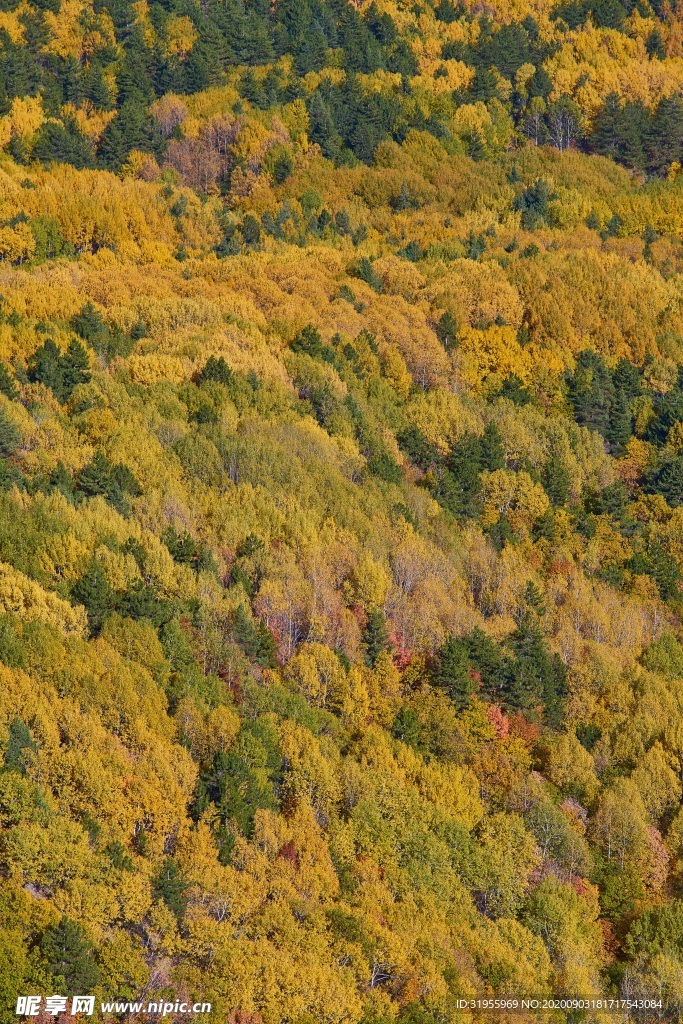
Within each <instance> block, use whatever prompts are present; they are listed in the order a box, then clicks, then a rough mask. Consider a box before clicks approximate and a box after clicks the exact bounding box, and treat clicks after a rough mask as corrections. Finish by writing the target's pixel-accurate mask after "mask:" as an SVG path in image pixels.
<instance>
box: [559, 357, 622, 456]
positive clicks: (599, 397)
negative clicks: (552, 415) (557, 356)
mask: <svg viewBox="0 0 683 1024" xmlns="http://www.w3.org/2000/svg"><path fill="white" fill-rule="evenodd" d="M567 383H568V386H569V398H570V400H571V402H572V405H573V406H574V418H575V420H576V422H577V423H578V424H579V425H580V426H582V427H588V429H589V430H597V431H598V432H599V433H601V434H602V436H603V437H606V436H607V432H608V430H609V422H610V412H611V409H612V403H613V401H614V387H613V384H612V379H611V376H610V373H609V370H608V369H607V367H606V365H605V360H604V359H603V358H602V356H601V355H600V354H599V353H597V352H594V351H593V350H592V349H586V350H584V351H583V352H580V353H579V356H578V358H577V365H576V370H575V371H574V373H573V374H569V375H568V376H567Z"/></svg>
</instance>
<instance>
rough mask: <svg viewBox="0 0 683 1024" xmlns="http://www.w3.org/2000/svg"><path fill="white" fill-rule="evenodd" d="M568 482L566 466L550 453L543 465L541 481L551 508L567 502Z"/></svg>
mask: <svg viewBox="0 0 683 1024" xmlns="http://www.w3.org/2000/svg"><path fill="white" fill-rule="evenodd" d="M570 482H571V481H570V477H569V471H568V469H567V467H566V466H565V465H564V463H563V462H562V460H561V459H560V458H558V456H557V455H551V456H550V458H549V459H548V461H547V462H546V464H545V466H544V467H543V473H542V475H541V483H542V484H543V486H544V488H545V491H546V494H547V495H548V497H549V498H550V504H551V505H552V506H553V508H560V507H561V506H562V505H566V504H567V500H568V498H569V485H570Z"/></svg>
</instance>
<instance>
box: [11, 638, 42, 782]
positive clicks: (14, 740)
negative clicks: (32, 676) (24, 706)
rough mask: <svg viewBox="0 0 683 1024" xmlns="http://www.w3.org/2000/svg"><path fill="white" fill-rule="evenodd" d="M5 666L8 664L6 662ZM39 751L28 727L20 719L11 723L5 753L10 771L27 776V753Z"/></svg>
mask: <svg viewBox="0 0 683 1024" xmlns="http://www.w3.org/2000/svg"><path fill="white" fill-rule="evenodd" d="M3 661H4V658H3ZM5 664H7V662H6V661H5ZM14 667H22V666H19V665H18V666H14ZM37 750H38V745H37V743H36V742H35V740H34V739H33V737H32V736H31V732H30V730H29V728H28V726H27V725H25V724H24V722H22V720H21V719H20V718H15V719H14V720H13V721H12V722H10V726H9V738H8V741H7V750H6V751H5V766H6V767H7V768H8V769H9V770H10V771H18V772H21V774H22V775H25V774H26V767H27V755H26V751H30V752H32V753H36V751H37Z"/></svg>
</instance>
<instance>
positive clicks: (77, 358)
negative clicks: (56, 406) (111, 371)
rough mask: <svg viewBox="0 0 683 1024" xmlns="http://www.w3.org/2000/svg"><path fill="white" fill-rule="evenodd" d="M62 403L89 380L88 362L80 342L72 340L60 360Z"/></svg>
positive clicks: (86, 354)
mask: <svg viewBox="0 0 683 1024" xmlns="http://www.w3.org/2000/svg"><path fill="white" fill-rule="evenodd" d="M61 362H62V387H61V396H62V401H67V399H69V398H70V397H71V394H72V392H73V390H74V388H76V387H78V385H79V384H87V383H88V381H89V380H90V376H91V375H90V360H89V359H88V353H87V352H86V351H85V349H84V348H83V346H82V345H81V343H80V341H78V340H77V339H76V338H72V339H71V341H70V342H69V347H68V349H67V350H66V354H65V355H64V356H63V358H62V361H61Z"/></svg>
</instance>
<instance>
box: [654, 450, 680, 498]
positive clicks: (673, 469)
mask: <svg viewBox="0 0 683 1024" xmlns="http://www.w3.org/2000/svg"><path fill="white" fill-rule="evenodd" d="M647 490H649V491H650V492H651V493H655V494H661V495H662V496H663V497H664V498H665V499H666V502H667V504H668V505H671V506H672V507H674V508H675V507H676V506H678V505H683V456H681V455H678V456H676V457H675V458H673V459H671V460H670V461H669V462H665V463H664V465H663V466H662V467H661V468H660V469H658V470H656V471H655V472H654V473H652V474H650V477H649V480H648V486H647Z"/></svg>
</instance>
